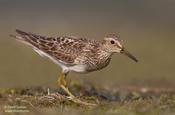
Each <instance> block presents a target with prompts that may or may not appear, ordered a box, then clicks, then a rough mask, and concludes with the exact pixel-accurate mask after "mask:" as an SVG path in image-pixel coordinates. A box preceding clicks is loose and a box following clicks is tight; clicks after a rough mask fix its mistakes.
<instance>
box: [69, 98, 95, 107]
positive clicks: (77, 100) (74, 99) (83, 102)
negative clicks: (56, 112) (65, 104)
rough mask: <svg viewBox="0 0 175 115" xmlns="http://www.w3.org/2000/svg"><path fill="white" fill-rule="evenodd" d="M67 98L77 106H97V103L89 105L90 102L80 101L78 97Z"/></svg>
mask: <svg viewBox="0 0 175 115" xmlns="http://www.w3.org/2000/svg"><path fill="white" fill-rule="evenodd" d="M67 98H68V99H69V100H70V101H72V102H74V103H76V104H80V105H86V106H96V105H97V104H95V103H89V102H85V101H82V100H80V99H78V98H77V97H71V96H68V97H67Z"/></svg>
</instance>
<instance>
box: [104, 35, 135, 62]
mask: <svg viewBox="0 0 175 115" xmlns="http://www.w3.org/2000/svg"><path fill="white" fill-rule="evenodd" d="M103 47H104V50H105V51H107V52H109V53H121V54H124V55H126V56H128V57H129V58H131V59H132V60H134V61H135V62H138V60H137V59H136V58H135V57H134V56H133V55H132V54H131V53H129V52H128V51H127V50H126V49H125V48H124V47H123V45H122V44H121V40H120V39H119V37H118V36H116V35H114V34H110V35H108V36H106V37H105V38H104V40H103Z"/></svg>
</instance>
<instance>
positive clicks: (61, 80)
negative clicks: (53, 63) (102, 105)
mask: <svg viewBox="0 0 175 115" xmlns="http://www.w3.org/2000/svg"><path fill="white" fill-rule="evenodd" d="M58 84H59V86H60V87H61V88H62V89H63V90H64V91H65V92H66V93H67V94H68V95H69V96H70V97H71V100H72V101H73V102H74V103H78V104H83V105H89V106H93V105H96V104H92V103H87V102H83V101H81V100H79V99H77V98H76V97H75V96H74V95H73V94H72V93H71V92H70V91H69V89H68V87H67V83H66V80H65V74H64V73H62V74H61V76H60V77H59V78H58Z"/></svg>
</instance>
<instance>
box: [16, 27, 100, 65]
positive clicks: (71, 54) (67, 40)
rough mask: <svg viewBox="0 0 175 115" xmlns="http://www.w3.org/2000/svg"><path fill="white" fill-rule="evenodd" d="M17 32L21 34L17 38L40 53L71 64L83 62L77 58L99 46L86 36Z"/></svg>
mask: <svg viewBox="0 0 175 115" xmlns="http://www.w3.org/2000/svg"><path fill="white" fill-rule="evenodd" d="M16 32H17V33H18V34H19V36H15V37H16V38H17V40H19V41H22V42H24V43H26V44H28V45H30V46H32V47H33V49H34V50H35V51H37V52H38V53H40V52H43V53H44V54H46V55H49V56H50V57H52V58H53V59H54V61H60V62H61V63H63V64H66V65H70V66H71V65H75V64H78V63H81V62H79V61H76V60H77V58H79V57H81V55H84V52H86V51H87V50H88V51H90V50H92V51H93V50H94V48H95V47H98V46H97V44H98V42H97V41H95V40H90V39H85V38H77V37H67V36H65V37H45V36H40V35H36V34H33V33H27V32H24V31H21V30H16ZM92 46H94V47H92ZM90 52H91V51H90ZM40 54H42V53H40Z"/></svg>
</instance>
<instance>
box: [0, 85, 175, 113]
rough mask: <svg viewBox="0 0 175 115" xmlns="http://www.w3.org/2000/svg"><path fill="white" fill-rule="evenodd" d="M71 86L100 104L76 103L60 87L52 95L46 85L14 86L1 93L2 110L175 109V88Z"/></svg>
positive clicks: (125, 110) (108, 110) (82, 95)
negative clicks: (111, 88) (115, 88)
mask: <svg viewBox="0 0 175 115" xmlns="http://www.w3.org/2000/svg"><path fill="white" fill-rule="evenodd" d="M70 88H71V90H72V91H73V93H74V94H76V95H77V97H78V98H79V99H81V100H84V101H86V102H91V103H97V104H98V105H97V106H85V105H81V104H75V103H73V102H72V101H70V100H69V99H67V98H66V96H65V94H64V92H63V91H62V90H61V89H57V88H49V95H48V88H46V87H31V88H14V89H4V90H1V92H0V106H1V107H2V108H3V111H2V113H3V112H4V111H6V112H5V113H7V110H14V109H17V110H21V109H20V108H17V107H24V108H23V109H22V110H27V111H28V112H30V114H37V113H41V114H45V113H49V114H56V113H62V114H65V115H67V114H69V115H70V113H69V112H71V114H72V115H74V114H85V115H86V114H87V115H88V114H120V115H139V114H142V115H147V114H149V115H163V114H166V115H168V114H173V113H174V112H175V92H174V91H173V90H172V89H167V90H164V89H161V88H160V89H155V88H149V89H148V88H134V87H133V88H131V87H123V88H122V87H120V88H118V89H117V90H115V91H112V90H110V89H104V88H99V87H95V86H92V85H91V86H88V85H83V84H72V85H71V86H70ZM10 107H15V108H10ZM14 114H15V112H14Z"/></svg>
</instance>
